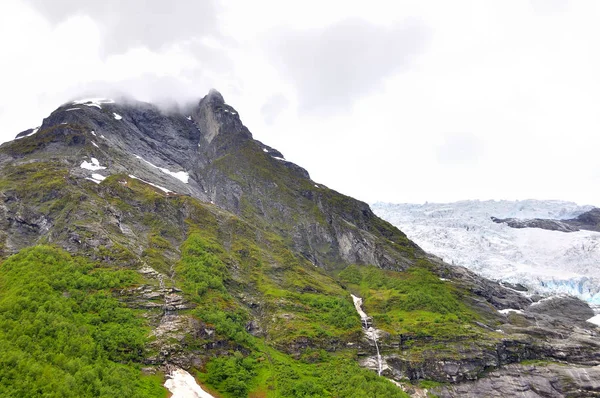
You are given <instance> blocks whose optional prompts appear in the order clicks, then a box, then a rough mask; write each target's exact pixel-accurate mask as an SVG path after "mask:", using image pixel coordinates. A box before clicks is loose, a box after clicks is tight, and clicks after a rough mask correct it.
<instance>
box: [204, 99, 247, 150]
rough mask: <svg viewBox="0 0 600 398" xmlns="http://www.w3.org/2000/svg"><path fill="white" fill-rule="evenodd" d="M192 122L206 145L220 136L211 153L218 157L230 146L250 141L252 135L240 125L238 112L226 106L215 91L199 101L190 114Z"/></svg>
mask: <svg viewBox="0 0 600 398" xmlns="http://www.w3.org/2000/svg"><path fill="white" fill-rule="evenodd" d="M192 120H193V121H194V122H195V123H196V125H197V126H198V129H199V130H200V132H201V135H202V138H203V140H204V141H205V143H206V144H211V143H213V141H214V140H215V138H217V136H220V137H219V139H218V140H217V141H215V147H214V148H213V151H211V152H212V154H213V155H217V156H218V155H219V154H222V153H223V151H224V150H227V149H228V148H230V147H231V146H236V144H239V143H240V142H243V141H246V140H251V139H252V134H251V133H250V131H249V130H248V129H247V128H246V127H245V126H244V125H243V124H242V122H241V120H240V117H239V115H238V112H237V111H236V110H235V109H234V108H233V107H232V106H230V105H228V104H226V103H225V100H224V99H223V96H222V95H221V93H219V92H218V91H217V90H215V89H212V90H210V92H209V93H208V94H207V95H206V96H204V98H202V99H201V100H200V102H199V103H198V106H197V107H196V108H195V109H194V111H193V113H192Z"/></svg>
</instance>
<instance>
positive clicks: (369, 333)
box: [351, 294, 383, 376]
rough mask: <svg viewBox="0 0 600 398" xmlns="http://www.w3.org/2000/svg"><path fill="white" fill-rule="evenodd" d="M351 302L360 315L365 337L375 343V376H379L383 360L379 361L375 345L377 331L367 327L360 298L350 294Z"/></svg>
mask: <svg viewBox="0 0 600 398" xmlns="http://www.w3.org/2000/svg"><path fill="white" fill-rule="evenodd" d="M351 296H352V301H354V308H356V312H358V315H360V320H361V321H362V324H363V329H364V331H365V335H366V336H367V337H368V338H370V339H371V340H372V341H373V343H375V349H376V350H377V374H378V375H379V376H381V372H382V370H383V360H382V359H381V354H380V353H379V344H378V343H377V330H376V329H375V328H373V326H369V323H368V319H369V316H368V315H367V314H366V313H365V312H364V311H363V309H362V298H360V297H356V296H355V295H353V294H351Z"/></svg>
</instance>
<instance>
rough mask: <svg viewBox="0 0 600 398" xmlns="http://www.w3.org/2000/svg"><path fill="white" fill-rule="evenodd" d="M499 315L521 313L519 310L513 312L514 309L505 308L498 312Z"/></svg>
mask: <svg viewBox="0 0 600 398" xmlns="http://www.w3.org/2000/svg"><path fill="white" fill-rule="evenodd" d="M498 312H499V313H501V314H504V315H507V314H508V313H509V312H516V313H517V314H522V313H523V311H521V310H515V309H514V308H507V309H505V310H498Z"/></svg>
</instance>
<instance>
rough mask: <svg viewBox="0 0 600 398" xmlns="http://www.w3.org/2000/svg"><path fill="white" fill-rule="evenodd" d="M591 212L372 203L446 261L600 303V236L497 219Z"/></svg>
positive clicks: (507, 204)
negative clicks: (516, 225)
mask: <svg viewBox="0 0 600 398" xmlns="http://www.w3.org/2000/svg"><path fill="white" fill-rule="evenodd" d="M592 208H593V206H579V205H577V204H575V203H572V202H564V201H556V200H548V201H540V200H523V201H461V202H455V203H425V204H422V205H420V204H389V203H376V204H374V205H373V211H374V212H375V214H377V215H378V216H379V217H381V218H383V219H384V220H387V221H389V222H390V223H392V224H394V225H395V226H397V227H398V228H399V229H400V230H402V231H403V232H404V233H406V235H407V236H408V237H409V238H410V239H412V240H413V241H415V242H416V243H417V244H418V245H419V246H421V247H422V248H423V249H424V250H425V251H427V252H429V253H432V254H435V255H437V256H439V257H441V258H442V259H444V261H446V262H449V263H452V264H455V265H460V266H464V267H467V268H469V269H471V270H472V271H475V272H477V273H479V274H480V275H482V276H485V277H486V278H490V279H494V280H502V281H506V282H510V283H521V284H523V285H525V286H528V287H529V288H531V289H532V290H534V291H537V292H539V293H542V294H552V295H555V294H561V293H563V294H570V295H574V296H577V297H579V298H581V299H582V300H586V301H587V302H588V303H590V304H600V267H599V266H598V265H599V264H600V233H598V232H593V231H578V232H570V233H565V232H558V231H548V230H543V229H538V228H524V229H516V228H510V227H509V226H507V225H506V224H497V223H494V222H493V221H492V220H491V219H490V217H492V216H493V217H498V218H511V217H512V218H519V219H524V218H546V219H570V218H575V217H577V216H578V215H579V214H581V213H584V212H586V211H588V210H590V209H592Z"/></svg>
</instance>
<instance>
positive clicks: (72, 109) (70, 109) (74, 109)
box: [65, 108, 81, 112]
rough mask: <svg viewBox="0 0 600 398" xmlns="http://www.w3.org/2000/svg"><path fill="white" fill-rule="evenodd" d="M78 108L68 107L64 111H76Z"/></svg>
mask: <svg viewBox="0 0 600 398" xmlns="http://www.w3.org/2000/svg"><path fill="white" fill-rule="evenodd" d="M80 109H81V108H69V109H67V110H66V111H65V112H71V111H77V110H80Z"/></svg>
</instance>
